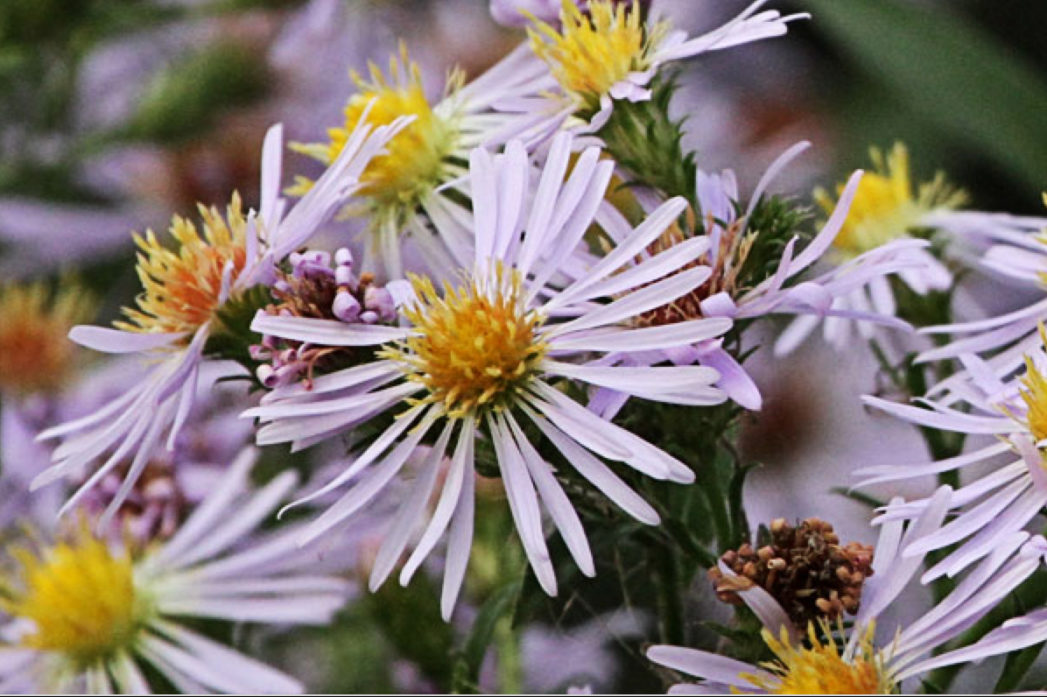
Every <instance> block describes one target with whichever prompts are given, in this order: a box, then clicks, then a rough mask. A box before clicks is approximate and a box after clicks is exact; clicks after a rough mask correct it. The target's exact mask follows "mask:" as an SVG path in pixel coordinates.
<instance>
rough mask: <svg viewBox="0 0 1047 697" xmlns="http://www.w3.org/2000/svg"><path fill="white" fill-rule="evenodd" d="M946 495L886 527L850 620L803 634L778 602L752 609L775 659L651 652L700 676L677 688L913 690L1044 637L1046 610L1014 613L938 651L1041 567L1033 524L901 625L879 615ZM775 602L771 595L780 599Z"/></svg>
mask: <svg viewBox="0 0 1047 697" xmlns="http://www.w3.org/2000/svg"><path fill="white" fill-rule="evenodd" d="M949 494H950V491H949V488H948V487H942V488H941V489H939V490H938V492H936V494H935V495H934V497H933V498H932V503H931V505H929V506H928V507H927V508H926V509H925V511H924V512H923V513H922V514H921V515H920V516H919V517H918V518H917V519H916V520H915V521H913V522H912V523H911V524H910V525H909V526H908V527H905V526H904V524H903V522H902V521H900V520H895V521H892V522H890V523H888V524H886V525H885V526H884V528H883V529H882V530H881V533H880V538H879V541H878V543H877V546H876V556H875V558H874V561H873V570H874V572H875V574H874V575H873V576H872V578H870V579H869V580H868V581H867V582H866V585H865V598H864V600H863V602H862V607H861V610H860V611H859V613H858V616H857V618H856V620H855V622H854V624H853V625H852V626H850V627H844V626H842V624H837V625H836V627H833V625H831V624H830V623H828V622H826V621H823V622H821V623H818V624H816V623H810V624H808V625H807V627H806V628H805V631H804V632H802V633H801V632H797V631H795V629H793V628H792V627H791V626H787V625H785V624H782V621H783V620H784V618H785V617H786V615H785V612H784V610H782V609H781V607H778V608H777V612H773V611H769V609H768V607H767V606H766V605H756V606H754V607H753V609H754V610H755V611H756V614H757V616H759V617H760V619H761V620H762V621H763V622H764V629H763V638H764V641H765V643H766V644H767V646H768V648H769V649H770V650H771V651H772V652H773V653H774V655H775V659H774V660H773V661H768V662H765V663H761V664H760V665H751V664H749V663H745V662H742V661H738V660H735V659H732V658H729V657H726V656H722V655H719V654H714V653H709V652H706V651H699V650H696V649H689V648H684V647H680V646H667V645H659V646H652V647H651V648H649V649H648V650H647V656H648V658H650V659H651V660H652V661H654V662H655V663H658V664H660V665H663V666H666V667H667V668H671V669H673V670H677V671H680V672H682V673H686V674H689V675H693V676H696V677H699V678H701V679H702V680H703V682H702V683H700V684H693V683H681V684H678V685H674V686H673V687H672V688H670V690H669V691H670V693H673V694H719V693H725V692H739V693H742V694H888V693H893V692H899V691H900V692H905V691H907V690H906V685H908V684H911V682H910V681H912V680H914V679H916V678H918V677H919V676H921V675H924V674H926V673H927V672H929V671H931V670H933V669H935V668H938V667H941V666H947V665H952V664H956V663H963V662H968V661H974V660H980V659H983V658H987V657H989V656H995V655H999V654H1002V653H1006V652H1008V651H1013V650H1016V649H1019V648H1023V647H1025V646H1031V645H1033V644H1035V643H1038V642H1039V641H1042V640H1043V631H1044V629H1043V620H1042V616H1043V613H1042V611H1040V612H1034V613H1030V615H1028V616H1026V617H1024V618H1019V619H1017V620H1011V621H1010V622H1008V623H1007V624H1005V625H1004V626H1003V627H1001V628H1000V629H998V630H996V631H995V632H992V633H990V634H989V635H987V636H986V637H985V638H983V639H982V640H980V641H978V642H977V643H975V644H973V645H971V646H969V647H966V648H961V649H956V650H952V651H944V652H942V653H938V654H937V655H933V652H935V651H936V650H938V649H940V647H943V646H945V645H946V643H947V642H949V641H951V640H952V639H954V638H955V637H957V636H959V635H960V634H961V633H962V632H964V631H965V630H966V629H968V628H969V627H971V626H972V625H973V624H974V623H975V622H977V621H978V620H979V619H980V618H981V617H982V616H983V615H984V614H985V613H986V612H988V611H989V610H990V609H992V608H993V607H994V606H995V605H996V604H997V603H999V602H1000V601H1001V600H1003V599H1004V598H1005V597H1006V596H1007V595H1008V594H1009V593H1011V592H1012V591H1013V590H1014V589H1015V588H1017V587H1018V586H1019V585H1020V584H1021V583H1022V582H1023V581H1024V580H1025V579H1027V578H1028V577H1029V576H1031V575H1032V573H1033V572H1034V571H1036V569H1038V568H1039V567H1040V565H1041V564H1042V563H1043V556H1044V553H1045V552H1047V540H1044V539H1043V538H1042V537H1039V536H1037V537H1035V538H1032V539H1030V538H1029V535H1028V534H1027V533H1012V534H1010V535H1004V536H1001V537H1000V538H999V539H998V540H997V545H996V547H995V548H994V550H993V553H992V554H991V555H990V557H989V558H988V559H986V560H985V561H984V562H982V563H981V564H980V565H979V566H977V567H976V568H975V569H973V570H972V571H971V573H970V574H968V575H967V576H966V577H965V578H964V579H963V580H962V581H961V582H960V583H959V584H958V585H957V586H956V588H955V589H954V590H953V591H952V592H951V593H949V594H948V595H947V596H946V597H945V598H943V599H942V600H941V601H940V602H939V603H937V604H936V605H935V606H934V607H932V608H931V609H930V610H928V611H927V612H926V613H924V614H923V615H922V616H920V617H918V618H916V619H913V620H911V621H906V622H905V623H904V624H903V625H900V626H897V627H886V626H884V625H885V623H884V622H883V621H878V618H879V616H880V615H881V613H883V611H884V610H885V609H886V608H887V607H888V606H890V605H891V604H892V603H893V602H894V601H895V599H896V598H897V597H898V595H899V594H900V593H901V591H902V590H903V589H904V588H905V587H906V585H907V583H908V582H909V580H910V578H911V577H912V575H913V574H914V573H915V572H916V571H917V569H919V567H920V565H921V562H922V555H906V554H905V551H906V549H907V548H909V546H910V545H911V544H912V542H913V541H915V540H917V539H919V538H920V537H921V536H923V535H926V534H928V533H931V532H933V531H934V530H935V529H937V527H938V526H939V525H940V524H941V521H942V520H943V518H944V515H945V512H946V508H947V502H948V498H949ZM895 503H900V499H899V500H897V501H895ZM743 597H744V596H743ZM746 600H748V598H746ZM769 602H770V603H771V604H773V603H774V601H773V599H770V601H769ZM772 608H773V605H772ZM834 629H835V632H834ZM819 630H820V632H819ZM834 635H835V636H834ZM1001 635H1003V636H1001ZM805 638H806V643H805V642H804V639H805ZM1002 639H1005V640H1002ZM838 642H839V643H838ZM910 689H911V688H910Z"/></svg>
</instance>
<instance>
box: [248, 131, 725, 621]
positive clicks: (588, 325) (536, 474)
mask: <svg viewBox="0 0 1047 697" xmlns="http://www.w3.org/2000/svg"><path fill="white" fill-rule="evenodd" d="M570 149H571V138H570V136H569V135H566V134H560V135H559V136H557V137H556V138H555V139H554V141H553V144H552V147H551V150H550V153H549V158H548V160H547V162H546V164H545V167H544V170H543V171H542V174H541V177H540V180H539V181H538V183H537V189H536V191H535V192H534V195H533V199H532V196H531V195H530V181H529V173H530V167H531V165H530V163H529V161H528V158H527V154H526V152H525V150H524V147H523V145H522V144H520V143H519V142H517V141H512V142H510V143H509V145H508V146H507V150H506V153H505V154H503V155H497V156H494V157H493V158H492V156H491V155H490V154H488V153H487V152H486V151H485V150H482V149H478V150H475V151H474V152H473V153H472V157H471V168H470V176H471V186H472V189H473V206H474V215H475V223H474V227H475V239H476V251H475V257H474V261H473V265H472V268H471V269H470V270H468V271H467V272H463V273H462V275H461V281H460V283H459V285H458V287H453V286H451V285H450V284H449V283H448V284H445V286H444V291H443V293H440V292H438V291H437V290H436V289H435V288H434V286H433V284H432V283H431V282H430V281H429V280H428V279H424V278H415V280H414V283H413V286H414V291H415V295H414V297H409V298H407V299H406V300H405V302H404V304H403V306H402V311H403V314H404V316H405V317H406V319H407V320H409V322H410V324H409V325H408V326H403V327H391V326H380V325H372V326H363V325H359V324H345V323H340V322H334V321H329V320H328V321H325V320H321V319H310V318H299V317H279V316H270V315H265V314H260V315H259V316H258V317H256V319H255V321H254V324H253V325H252V328H253V329H254V330H255V331H257V332H260V333H265V334H269V335H273V336H277V337H283V338H287V339H292V340H295V341H302V342H309V343H310V344H312V345H327V346H359V347H368V346H369V347H374V349H376V351H375V354H374V360H372V361H370V362H367V363H364V364H362V365H358V366H356V367H353V368H349V369H345V370H341V371H338V372H334V373H330V374H327V375H323V376H320V377H317V378H316V379H315V380H314V381H313V384H312V387H311V389H309V388H308V387H307V386H304V385H302V384H295V385H290V386H284V387H279V388H277V389H275V390H273V391H272V392H271V393H269V394H268V395H266V396H265V397H263V399H262V404H261V405H260V406H259V407H257V408H254V409H250V410H248V411H247V412H246V414H247V415H250V416H254V417H257V418H259V419H261V420H262V421H263V422H266V425H264V426H263V427H262V428H261V429H259V432H258V442H259V443H275V442H286V441H290V442H292V443H293V444H294V447H296V448H298V447H305V446H307V445H310V444H312V443H315V442H317V441H319V440H322V439H324V438H326V437H330V436H331V435H333V434H336V433H339V432H343V431H346V430H348V429H352V428H354V427H355V426H357V425H359V424H362V423H364V422H365V421H367V420H370V419H372V418H374V417H375V416H376V415H378V414H381V413H383V412H388V411H391V410H396V411H397V413H396V417H397V418H396V420H395V421H394V423H393V424H392V425H391V426H390V427H389V428H388V429H386V431H385V432H383V433H382V434H381V435H379V436H378V438H377V440H375V441H374V442H373V444H372V445H370V446H369V447H368V448H366V449H365V450H364V451H363V452H362V453H361V454H360V455H359V456H358V457H357V459H356V460H355V462H353V463H352V465H351V466H350V467H349V468H348V469H346V471H345V472H343V473H342V474H341V475H340V476H338V477H337V478H336V479H334V480H333V481H331V482H330V483H328V484H327V485H326V486H324V487H323V488H322V489H320V490H319V491H318V492H316V493H315V494H313V495H310V496H309V497H307V498H306V499H305V500H310V499H312V498H314V497H315V496H320V495H323V494H325V493H327V492H329V491H331V490H334V489H336V488H338V487H341V486H343V485H346V484H350V482H352V485H351V486H350V488H349V490H348V491H347V492H346V493H345V494H344V495H343V496H342V498H341V499H340V500H339V501H338V502H336V503H335V504H333V505H332V506H331V507H330V508H329V509H328V510H327V511H326V512H325V513H323V514H322V515H321V516H320V517H319V518H317V519H316V521H315V522H313V523H312V524H311V525H310V526H309V528H308V530H307V531H306V533H305V535H304V536H303V538H302V541H303V542H305V541H308V540H311V539H313V538H316V537H319V536H321V535H323V534H324V533H326V532H327V531H328V530H330V529H331V528H333V527H334V526H335V525H338V524H339V523H341V522H342V521H344V520H346V519H347V518H348V517H349V516H351V515H353V514H354V513H355V512H356V511H358V510H359V509H361V508H362V507H363V506H365V505H367V504H368V503H369V502H370V501H371V500H372V499H374V498H375V497H376V496H377V495H378V494H379V493H380V492H381V491H382V490H383V489H384V488H385V487H386V485H387V483H388V482H389V481H390V480H391V479H392V478H393V477H394V476H396V474H397V473H398V472H399V471H400V470H401V468H402V467H403V465H404V463H405V462H406V460H407V458H408V456H409V455H410V454H411V452H412V451H414V450H415V449H416V448H417V447H418V446H419V445H420V444H421V443H422V441H423V438H425V437H426V436H427V434H430V433H433V434H434V435H436V434H438V435H436V442H435V445H434V446H433V448H432V450H431V452H430V456H429V457H428V458H426V460H425V461H424V463H423V464H422V466H421V469H420V470H419V471H418V472H417V474H416V477H415V483H414V485H413V488H412V491H411V493H410V495H409V496H408V497H407V498H406V499H405V500H404V501H403V503H402V505H401V508H400V511H399V513H398V516H397V519H396V521H395V522H394V523H393V525H392V527H391V529H390V531H389V533H388V535H387V537H386V539H385V541H384V542H383V544H382V547H381V550H380V551H379V553H378V557H377V560H376V563H375V566H374V569H373V572H372V574H371V587H372V588H375V587H377V586H378V585H380V584H381V583H382V582H383V581H384V580H385V579H386V577H387V576H388V575H389V574H390V572H391V571H392V569H393V567H394V566H395V565H396V563H397V561H398V560H399V559H400V556H401V555H402V554H403V552H404V550H405V548H406V547H407V544H408V542H409V540H410V538H411V536H412V533H413V532H414V531H415V529H416V527H417V526H419V524H420V522H421V519H422V517H423V515H424V513H425V511H426V502H427V501H428V500H429V498H430V495H431V494H432V492H433V489H434V487H435V484H436V480H437V472H438V471H439V468H440V467H441V462H442V461H443V460H444V457H445V455H449V456H450V458H451V461H450V465H449V468H448V471H447V474H446V477H445V478H444V479H443V484H442V487H441V489H440V492H439V495H438V499H439V500H438V502H437V504H436V509H435V511H434V512H433V513H432V516H431V518H430V520H429V522H428V523H427V524H426V525H425V530H424V533H423V534H422V536H421V539H420V540H419V541H418V543H417V545H416V546H415V549H414V552H413V553H412V554H411V555H410V557H409V559H408V561H407V564H406V566H404V568H403V572H402V573H401V575H400V580H401V582H402V583H407V582H408V581H409V579H410V578H411V576H412V574H413V573H414V572H415V571H416V570H417V569H418V567H419V565H420V564H421V562H422V560H423V559H424V558H425V557H426V555H427V554H428V553H429V552H430V551H431V550H432V549H433V547H434V546H435V545H436V543H437V541H438V540H439V538H440V537H441V536H442V535H443V533H444V531H445V530H447V529H448V526H450V535H449V541H448V548H447V563H446V571H445V575H444V590H443V598H442V603H441V605H442V610H443V614H444V616H445V617H447V616H449V615H450V613H451V610H452V608H453V605H454V602H455V599H456V597H457V595H458V591H459V588H460V586H461V582H462V579H463V576H464V573H465V566H466V563H467V561H468V556H469V548H470V546H471V539H472V527H473V526H472V519H473V511H474V508H473V486H474V476H475V475H474V462H473V455H474V448H475V443H476V441H477V440H478V439H480V438H484V439H488V440H489V441H490V442H491V443H492V444H493V446H494V450H495V453H496V457H497V462H498V467H499V470H500V473H501V477H502V481H503V483H504V485H505V489H506V492H507V496H508V500H509V506H510V510H511V512H512V515H513V518H514V520H515V522H516V527H517V530H518V532H519V535H520V538H521V540H522V542H523V547H524V550H525V552H526V555H527V558H528V560H529V561H530V564H531V566H532V568H533V569H534V572H535V574H536V576H537V577H538V580H539V582H540V584H541V586H542V588H543V589H545V590H546V592H548V593H549V594H555V593H556V579H555V577H554V574H553V567H552V563H551V561H550V558H549V552H548V549H547V548H546V543H545V535H544V532H543V528H542V507H543V506H544V508H545V510H546V511H547V512H548V514H549V516H550V517H551V518H552V521H553V523H554V524H555V526H556V528H557V529H558V530H559V531H560V533H561V535H562V536H563V538H564V540H565V542H566V544H567V547H568V549H569V550H570V551H571V553H572V555H573V556H574V558H575V560H576V561H577V562H578V565H579V567H580V568H581V570H582V571H583V572H584V573H586V574H587V575H592V574H593V573H594V571H595V570H594V565H593V559H592V555H591V552H590V550H589V546H588V542H587V541H586V537H585V533H584V531H583V529H582V526H581V523H580V521H579V519H578V515H577V513H576V512H575V510H574V508H573V507H572V505H571V503H570V501H569V500H568V498H567V496H566V494H565V493H564V490H563V488H562V487H561V485H560V483H559V482H558V481H557V479H556V477H555V475H554V470H553V469H552V467H550V465H549V464H548V463H546V462H545V461H544V460H543V459H542V458H541V456H540V455H539V454H538V453H537V452H536V450H535V448H534V446H533V445H532V444H531V443H530V441H529V440H528V438H527V436H526V435H525V433H524V426H523V425H522V424H527V423H528V422H530V424H533V425H534V426H535V427H536V428H538V429H539V430H540V431H541V432H542V433H543V434H544V435H545V436H546V438H548V440H549V441H550V443H551V444H552V445H553V446H554V447H555V448H556V449H557V450H559V452H560V453H561V454H562V455H563V456H564V459H565V460H566V462H567V463H569V465H570V466H571V467H573V468H574V469H575V470H576V471H577V472H578V473H579V474H580V475H581V476H582V477H584V478H585V479H587V480H588V481H589V482H591V483H592V484H593V486H595V487H596V488H597V489H599V490H600V491H602V492H603V493H604V494H605V495H606V496H607V497H608V498H609V499H610V500H611V501H613V502H615V503H617V504H618V505H619V506H621V507H622V508H623V509H624V510H625V511H626V512H628V513H630V514H631V515H633V516H634V517H636V518H637V519H638V520H640V521H642V522H645V523H649V524H654V523H656V522H657V521H658V515H657V513H656V512H655V511H654V509H653V508H652V507H651V506H650V505H649V504H647V503H646V502H645V501H643V500H642V499H641V498H640V497H638V496H637V495H636V494H635V493H634V492H633V491H632V490H631V489H629V487H628V486H626V485H625V484H624V482H623V481H622V480H621V479H620V478H619V477H618V476H617V475H616V474H615V473H614V471H613V470H612V469H611V468H609V467H608V466H607V465H606V464H605V463H604V461H603V459H607V460H611V461H613V462H620V463H624V464H625V465H627V466H629V467H632V468H633V469H636V470H638V471H639V472H642V473H644V474H646V475H648V476H650V477H652V478H655V479H663V480H670V481H676V482H690V481H692V480H693V478H694V474H693V472H692V471H691V470H690V469H689V468H688V467H687V466H686V465H684V464H683V463H681V462H680V461H678V460H676V459H675V458H673V457H671V456H669V455H667V454H666V453H664V452H662V451H661V450H659V449H658V448H656V447H654V446H652V445H650V444H648V443H647V442H645V441H643V440H642V439H640V438H638V437H637V436H634V435H633V434H631V433H629V432H628V431H626V430H624V429H622V428H620V427H618V426H615V425H614V424H611V423H609V422H606V421H604V420H603V419H600V418H599V417H598V416H596V415H595V414H593V413H592V412H591V411H589V410H588V409H586V408H585V407H584V406H582V405H581V404H579V403H577V402H575V401H574V400H573V399H572V398H571V397H569V396H568V395H567V394H565V393H564V392H562V391H561V390H559V389H557V388H556V387H554V386H553V385H554V384H555V383H558V382H560V381H563V380H567V381H571V382H574V381H577V382H581V383H589V384H593V385H599V386H605V387H611V388H614V389H617V390H621V391H624V392H628V393H629V394H632V395H634V396H638V397H643V398H645V399H652V400H657V401H663V402H671V403H676V404H690V405H709V404H716V403H719V402H722V401H723V399H724V395H723V393H722V392H721V391H720V390H718V389H716V388H715V387H713V386H712V385H713V383H715V382H716V380H717V378H718V377H719V375H718V373H717V372H716V371H715V370H711V369H708V368H703V367H696V366H684V367H655V368H633V367H620V366H610V367H606V366H595V365H590V364H587V363H586V360H588V358H589V357H590V356H594V355H595V356H599V355H600V354H602V353H605V352H607V351H611V350H619V349H622V348H629V347H633V348H635V349H637V350H639V349H652V350H657V349H664V348H669V347H672V346H680V345H686V344H690V343H694V342H695V341H701V340H703V339H706V338H709V337H712V336H716V335H719V334H721V333H723V332H724V331H726V330H727V329H728V328H729V327H730V325H731V322H730V320H727V319H719V318H718V319H712V320H708V319H700V320H695V321H691V322H682V323H679V324H675V325H673V326H670V327H654V328H646V329H644V328H640V329H637V328H632V327H630V326H628V325H623V323H627V322H628V321H629V320H630V318H632V317H634V316H636V315H637V314H640V313H643V312H645V311H647V310H650V309H652V308H655V307H658V306H659V305H662V304H664V303H665V302H666V299H667V298H674V297H678V296H680V295H682V294H684V293H686V292H688V291H689V290H690V289H692V288H693V287H695V286H696V285H698V284H700V283H702V282H703V281H704V280H705V279H707V278H708V276H709V270H708V269H707V268H704V267H697V268H684V267H685V266H686V265H687V264H688V262H690V261H691V260H692V259H693V253H694V250H691V253H690V254H680V253H675V252H673V251H671V250H670V251H669V252H666V253H664V254H661V255H657V256H655V257H652V258H651V259H650V260H648V261H647V262H645V263H642V264H638V265H636V266H634V267H632V268H630V269H629V270H627V271H622V272H621V273H619V271H621V270H622V268H623V267H624V266H625V265H626V264H627V263H628V262H629V261H630V260H631V259H632V258H633V257H634V256H635V255H636V254H637V253H639V252H640V251H641V250H643V249H645V248H646V247H647V246H648V245H649V244H651V242H653V241H654V240H655V239H656V238H657V237H658V236H659V235H660V234H662V232H663V231H664V230H665V228H666V227H668V226H669V225H670V224H671V223H672V222H673V221H674V220H675V219H676V218H677V217H678V216H679V215H680V214H681V213H682V212H683V211H684V209H685V208H686V203H685V201H683V200H682V199H673V200H671V201H668V202H666V203H665V204H664V205H662V206H661V207H660V208H659V209H658V210H657V211H655V212H654V213H652V214H651V215H650V217H648V219H647V220H646V221H644V222H643V223H642V224H641V225H639V226H638V227H637V228H636V229H635V230H633V231H632V234H630V235H628V236H627V238H626V239H624V240H622V241H621V242H620V243H619V245H618V246H617V248H616V249H614V250H613V251H611V252H609V253H608V254H607V256H606V257H604V259H603V260H602V261H601V262H600V263H599V264H598V265H596V266H594V267H593V268H591V269H590V272H589V274H588V275H587V276H586V277H585V278H583V279H579V280H576V281H574V282H573V283H570V284H568V285H567V286H566V287H564V288H562V289H561V288H557V287H555V286H554V285H552V284H551V282H550V281H551V279H554V278H555V277H557V275H558V272H559V270H560V267H561V266H562V265H563V264H564V263H566V262H567V261H568V260H569V258H570V256H571V254H572V252H573V251H574V250H575V249H576V248H577V247H578V245H579V243H580V242H581V240H582V238H583V235H584V234H585V231H586V230H587V229H588V228H589V226H590V225H591V224H592V221H593V217H594V215H595V213H596V211H597V209H598V207H599V206H600V204H601V201H603V198H604V195H605V192H606V189H607V186H608V183H609V181H610V178H611V173H612V170H613V168H614V164H613V163H612V162H609V161H606V160H605V161H600V160H599V155H600V152H599V150H598V149H597V148H589V149H587V150H585V151H584V152H583V153H582V154H581V155H580V156H579V158H578V160H577V162H576V163H575V165H574V167H573V170H572V172H571V175H570V177H568V178H567V179H566V181H565V174H566V171H567V166H568V159H569V156H570ZM452 441H453V446H452Z"/></svg>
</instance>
